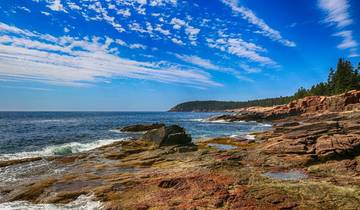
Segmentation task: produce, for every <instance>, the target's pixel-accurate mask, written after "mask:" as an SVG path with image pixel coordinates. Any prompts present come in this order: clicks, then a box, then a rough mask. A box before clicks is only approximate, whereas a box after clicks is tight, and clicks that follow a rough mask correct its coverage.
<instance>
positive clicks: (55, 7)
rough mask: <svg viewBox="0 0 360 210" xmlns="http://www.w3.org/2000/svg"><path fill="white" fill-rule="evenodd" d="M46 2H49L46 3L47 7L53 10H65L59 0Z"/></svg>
mask: <svg viewBox="0 0 360 210" xmlns="http://www.w3.org/2000/svg"><path fill="white" fill-rule="evenodd" d="M48 3H50V4H49V5H48V8H49V9H51V10H53V11H58V12H59V11H63V12H66V10H65V8H64V6H63V4H62V3H61V0H48Z"/></svg>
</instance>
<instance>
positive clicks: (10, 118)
mask: <svg viewBox="0 0 360 210" xmlns="http://www.w3.org/2000/svg"><path fill="white" fill-rule="evenodd" d="M218 114H222V113H170V112H0V160H9V159H19V158H26V157H39V156H51V155H67V154H71V153H77V152H84V151H88V150H91V149H94V148H97V147H100V146H103V145H107V144H111V143H113V142H116V141H121V140H124V139H126V138H129V137H137V136H139V135H140V134H139V133H137V134H132V133H124V132H119V131H118V130H117V128H121V127H124V126H127V125H132V124H144V123H165V124H178V125H180V126H182V127H184V128H185V129H186V130H187V132H188V133H190V134H191V135H192V137H193V139H194V141H196V140H198V139H201V138H210V137H220V136H231V135H232V136H238V137H249V136H247V135H248V134H249V133H250V132H255V131H262V130H267V129H269V128H270V127H269V125H267V124H261V123H256V122H234V123H226V122H221V121H220V122H208V121H207V120H206V119H207V118H208V117H210V116H214V115H218Z"/></svg>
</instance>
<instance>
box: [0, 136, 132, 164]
mask: <svg viewBox="0 0 360 210" xmlns="http://www.w3.org/2000/svg"><path fill="white" fill-rule="evenodd" d="M126 139H127V138H120V139H103V140H97V141H94V142H90V143H79V142H71V143H67V144H62V145H54V146H48V147H46V148H44V149H42V150H39V151H31V152H19V153H14V154H2V155H0V160H16V159H24V158H34V157H46V156H53V155H61V154H71V153H78V152H86V151H89V150H93V149H96V148H98V147H102V146H105V145H109V144H112V143H114V142H118V141H124V140H126Z"/></svg>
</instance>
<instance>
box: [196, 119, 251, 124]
mask: <svg viewBox="0 0 360 210" xmlns="http://www.w3.org/2000/svg"><path fill="white" fill-rule="evenodd" d="M191 121H194V122H203V123H246V121H242V120H240V121H234V122H229V121H226V120H209V119H206V118H205V119H201V118H199V119H191Z"/></svg>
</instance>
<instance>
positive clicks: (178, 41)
mask: <svg viewBox="0 0 360 210" xmlns="http://www.w3.org/2000/svg"><path fill="white" fill-rule="evenodd" d="M171 41H172V42H174V43H175V44H178V45H185V43H184V42H183V41H181V40H180V39H177V38H172V39H171Z"/></svg>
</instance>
